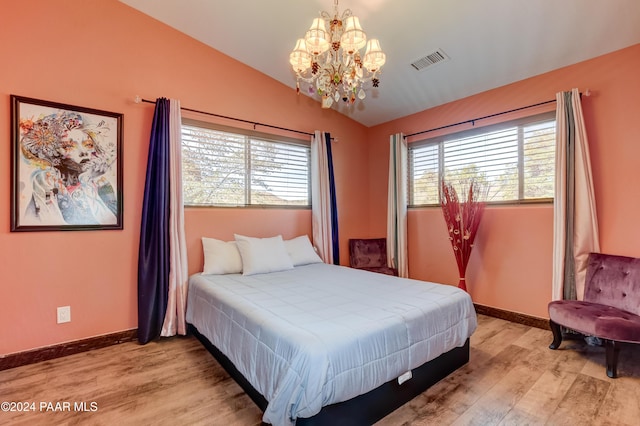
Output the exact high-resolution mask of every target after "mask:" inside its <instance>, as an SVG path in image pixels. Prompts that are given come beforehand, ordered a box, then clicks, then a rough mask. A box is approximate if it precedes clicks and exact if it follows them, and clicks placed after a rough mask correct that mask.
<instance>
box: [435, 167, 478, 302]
mask: <svg viewBox="0 0 640 426" xmlns="http://www.w3.org/2000/svg"><path fill="white" fill-rule="evenodd" d="M482 195H483V191H482V185H481V184H480V183H478V182H477V181H476V180H474V179H471V180H470V181H469V183H468V194H467V199H466V200H463V201H462V202H460V200H459V199H458V194H457V192H456V190H455V188H454V187H453V185H452V184H450V183H447V182H445V181H444V180H443V181H442V191H441V193H440V205H441V206H442V213H443V214H444V220H445V222H446V223H447V229H448V231H449V240H450V241H451V246H452V247H453V254H454V256H455V257H456V263H457V264H458V273H459V274H460V282H459V283H458V287H460V288H461V289H463V290H464V291H467V285H466V283H465V274H466V271H467V264H468V263H469V257H470V256H471V249H472V248H473V241H474V240H475V238H476V233H477V231H478V226H479V225H480V220H481V219H482V214H483V213H484V207H485V203H484V201H480V198H481V196H482Z"/></svg>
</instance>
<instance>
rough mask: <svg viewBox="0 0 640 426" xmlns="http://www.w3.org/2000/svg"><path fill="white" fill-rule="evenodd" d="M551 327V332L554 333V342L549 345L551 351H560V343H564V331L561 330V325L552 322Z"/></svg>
mask: <svg viewBox="0 0 640 426" xmlns="http://www.w3.org/2000/svg"><path fill="white" fill-rule="evenodd" d="M549 325H550V326H551V332H552V333H553V342H552V343H551V344H550V345H549V349H558V348H559V347H560V343H562V331H561V330H560V325H559V324H556V323H555V322H553V321H552V320H549Z"/></svg>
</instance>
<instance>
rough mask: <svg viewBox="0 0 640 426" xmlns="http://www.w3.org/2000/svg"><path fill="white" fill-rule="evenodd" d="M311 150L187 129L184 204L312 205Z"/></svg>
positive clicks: (251, 137) (202, 128)
mask: <svg viewBox="0 0 640 426" xmlns="http://www.w3.org/2000/svg"><path fill="white" fill-rule="evenodd" d="M309 162H310V150H309V146H308V145H305V144H303V143H292V142H289V141H277V140H271V139H267V138H266V137H263V136H262V135H260V136H256V135H255V134H253V135H250V134H243V133H241V132H240V131H238V132H237V133H234V132H230V131H227V130H218V129H213V128H210V127H205V126H204V125H199V123H194V122H191V121H189V122H185V123H183V125H182V168H183V170H182V186H183V196H184V204H185V205H192V206H212V205H213V206H248V205H263V206H267V205H271V206H309V205H310V204H311V202H310V195H309V194H310V191H309V169H310V166H309V164H310V163H309Z"/></svg>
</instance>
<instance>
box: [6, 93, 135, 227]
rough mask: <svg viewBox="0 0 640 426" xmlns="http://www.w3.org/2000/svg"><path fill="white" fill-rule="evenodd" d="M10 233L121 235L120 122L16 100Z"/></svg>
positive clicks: (13, 99) (86, 110) (100, 113)
mask: <svg viewBox="0 0 640 426" xmlns="http://www.w3.org/2000/svg"><path fill="white" fill-rule="evenodd" d="M11 139H12V140H11V155H12V157H13V162H12V171H11V177H12V180H11V231H77V230H95V229H122V114H118V113H114V112H107V111H100V110H96V109H90V108H83V107H77V106H73V105H65V104H59V103H55V102H48V101H42V100H37V99H31V98H25V97H21V96H15V95H11Z"/></svg>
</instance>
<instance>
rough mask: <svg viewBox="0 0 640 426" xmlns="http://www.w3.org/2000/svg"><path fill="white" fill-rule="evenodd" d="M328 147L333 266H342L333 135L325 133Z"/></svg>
mask: <svg viewBox="0 0 640 426" xmlns="http://www.w3.org/2000/svg"><path fill="white" fill-rule="evenodd" d="M324 138H325V144H326V146H327V165H328V167H329V198H330V202H331V246H332V250H333V264H334V265H339V264H340V238H339V237H338V206H337V204H336V182H335V179H334V178H333V157H332V155H331V134H329V132H325V134H324Z"/></svg>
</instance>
